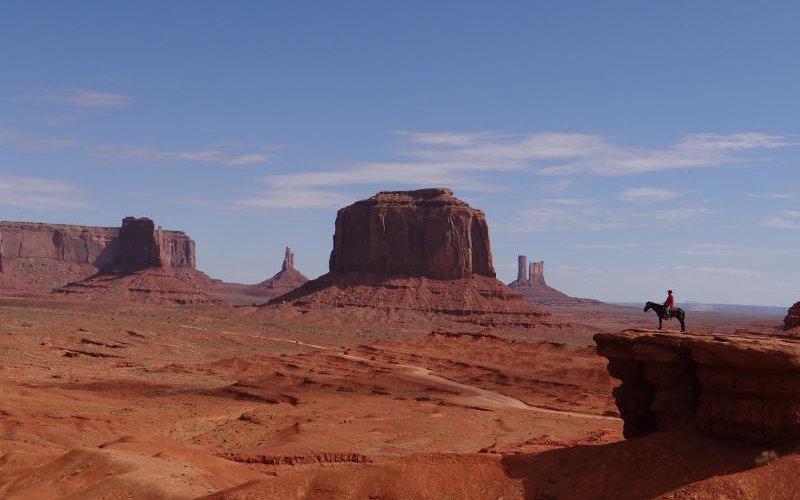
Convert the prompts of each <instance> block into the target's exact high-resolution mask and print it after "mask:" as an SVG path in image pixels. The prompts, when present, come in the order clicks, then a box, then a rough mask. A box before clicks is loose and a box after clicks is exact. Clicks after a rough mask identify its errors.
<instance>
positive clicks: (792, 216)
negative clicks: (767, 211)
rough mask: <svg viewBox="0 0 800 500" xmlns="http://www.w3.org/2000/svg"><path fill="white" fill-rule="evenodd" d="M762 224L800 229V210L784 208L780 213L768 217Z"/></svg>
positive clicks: (778, 227)
mask: <svg viewBox="0 0 800 500" xmlns="http://www.w3.org/2000/svg"><path fill="white" fill-rule="evenodd" d="M760 225H761V226H763V227H771V228H776V229H800V210H784V211H783V212H781V213H780V214H779V215H776V216H772V217H766V218H765V219H763V220H762V221H761V224H760Z"/></svg>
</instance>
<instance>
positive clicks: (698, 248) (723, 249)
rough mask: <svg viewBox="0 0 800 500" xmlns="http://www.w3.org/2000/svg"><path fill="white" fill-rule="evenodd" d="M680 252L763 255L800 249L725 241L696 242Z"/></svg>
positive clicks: (737, 255) (743, 255) (716, 254)
mask: <svg viewBox="0 0 800 500" xmlns="http://www.w3.org/2000/svg"><path fill="white" fill-rule="evenodd" d="M678 253H680V254H683V255H698V256H708V257H763V256H773V255H789V254H795V253H800V249H792V248H775V247H755V246H747V245H730V244H723V243H695V244H690V245H687V246H685V247H682V248H681V249H680V250H678Z"/></svg>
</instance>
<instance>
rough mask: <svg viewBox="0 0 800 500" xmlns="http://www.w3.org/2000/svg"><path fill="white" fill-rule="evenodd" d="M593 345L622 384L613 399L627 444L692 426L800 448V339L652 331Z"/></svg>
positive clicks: (609, 336) (599, 339) (604, 336)
mask: <svg viewBox="0 0 800 500" xmlns="http://www.w3.org/2000/svg"><path fill="white" fill-rule="evenodd" d="M594 340H595V342H596V343H597V352H598V354H600V355H601V356H605V357H607V358H608V371H609V373H610V374H611V376H613V377H615V378H618V379H620V380H621V381H622V385H620V386H619V387H617V388H616V389H614V398H615V400H616V403H617V407H618V408H619V411H620V415H621V416H622V419H623V420H624V422H625V425H624V430H623V433H624V435H625V437H627V438H632V437H637V436H641V435H644V434H649V433H652V432H655V431H657V430H663V429H669V428H679V427H683V428H685V427H689V428H692V427H693V428H695V429H697V430H699V431H700V432H702V433H703V434H705V435H712V436H716V437H719V438H732V439H737V440H742V441H750V442H756V443H763V444H784V445H785V444H790V443H800V340H797V339H791V338H787V337H781V338H776V337H767V336H763V335H755V334H754V335H753V336H747V335H730V336H727V335H726V336H724V337H723V336H717V335H691V334H678V333H670V334H667V333H663V332H657V331H653V330H626V331H624V332H619V333H599V334H597V335H595V336H594Z"/></svg>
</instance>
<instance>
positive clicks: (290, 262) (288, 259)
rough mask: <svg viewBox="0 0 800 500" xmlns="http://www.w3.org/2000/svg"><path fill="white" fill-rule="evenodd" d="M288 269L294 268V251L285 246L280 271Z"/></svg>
mask: <svg viewBox="0 0 800 500" xmlns="http://www.w3.org/2000/svg"><path fill="white" fill-rule="evenodd" d="M289 269H294V252H292V249H291V248H289V247H286V253H285V254H284V257H283V265H282V266H281V271H288V270H289Z"/></svg>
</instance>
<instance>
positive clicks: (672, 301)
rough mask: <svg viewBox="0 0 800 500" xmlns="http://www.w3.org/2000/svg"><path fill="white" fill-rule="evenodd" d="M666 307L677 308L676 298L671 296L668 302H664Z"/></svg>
mask: <svg viewBox="0 0 800 500" xmlns="http://www.w3.org/2000/svg"><path fill="white" fill-rule="evenodd" d="M664 305H665V306H667V307H675V296H674V295H669V296H668V297H667V301H666V302H664Z"/></svg>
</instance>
